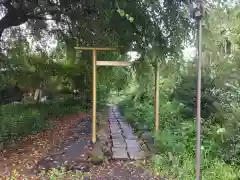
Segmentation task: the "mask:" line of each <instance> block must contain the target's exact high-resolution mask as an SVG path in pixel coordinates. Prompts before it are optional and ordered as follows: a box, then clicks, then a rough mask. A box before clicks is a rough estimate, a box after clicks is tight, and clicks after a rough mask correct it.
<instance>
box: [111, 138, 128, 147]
mask: <svg viewBox="0 0 240 180" xmlns="http://www.w3.org/2000/svg"><path fill="white" fill-rule="evenodd" d="M112 141H113V142H112V143H113V147H123V148H126V143H125V142H124V141H123V140H121V139H113V140H112Z"/></svg>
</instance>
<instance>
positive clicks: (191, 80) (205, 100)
mask: <svg viewBox="0 0 240 180" xmlns="http://www.w3.org/2000/svg"><path fill="white" fill-rule="evenodd" d="M214 87H215V85H214V81H213V79H211V78H210V76H209V74H204V76H203V77H202V88H201V92H202V94H201V113H202V114H201V115H202V118H204V119H207V118H209V117H210V115H211V114H213V113H215V112H216V108H215V106H214V103H216V102H218V97H217V94H216V93H215V92H214V90H215V89H214ZM196 91H197V77H196V75H195V74H191V75H185V76H183V77H181V80H180V81H178V82H177V84H176V87H175V90H174V91H173V94H172V98H173V99H175V100H177V101H178V102H180V103H182V104H183V105H184V106H185V108H184V109H183V111H182V116H183V117H185V118H187V119H189V118H194V117H196V114H195V111H196Z"/></svg>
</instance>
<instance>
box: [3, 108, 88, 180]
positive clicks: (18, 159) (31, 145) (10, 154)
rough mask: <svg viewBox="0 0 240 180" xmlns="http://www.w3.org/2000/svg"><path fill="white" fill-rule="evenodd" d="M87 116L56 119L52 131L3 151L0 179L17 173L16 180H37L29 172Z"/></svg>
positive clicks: (33, 136)
mask: <svg viewBox="0 0 240 180" xmlns="http://www.w3.org/2000/svg"><path fill="white" fill-rule="evenodd" d="M87 116H88V114H87V113H78V114H75V115H70V116H65V117H61V118H58V119H57V120H55V127H54V128H53V129H51V130H48V131H45V132H40V133H38V134H35V135H30V136H28V137H26V138H24V139H23V141H22V142H21V143H20V144H19V145H18V146H17V147H16V148H15V149H13V150H10V149H9V150H4V151H3V152H2V155H1V156H0V158H1V160H0V179H2V180H4V179H9V178H8V177H9V176H10V173H9V172H15V173H16V174H17V173H18V172H19V173H20V174H21V177H20V175H19V177H18V179H19V178H20V179H26V178H27V179H39V178H37V177H36V176H34V175H33V174H31V173H30V170H31V169H32V168H33V167H34V166H35V165H36V164H37V163H38V162H39V160H40V159H42V158H43V157H44V156H45V155H47V154H48V153H49V152H50V151H51V152H52V151H55V150H57V147H58V145H59V144H60V143H61V142H62V141H63V140H64V139H66V138H67V137H66V136H69V133H68V132H69V130H70V129H71V127H72V126H74V125H75V124H77V123H78V122H79V121H81V120H84V119H86V118H87ZM23 175H25V176H26V178H24V177H23Z"/></svg>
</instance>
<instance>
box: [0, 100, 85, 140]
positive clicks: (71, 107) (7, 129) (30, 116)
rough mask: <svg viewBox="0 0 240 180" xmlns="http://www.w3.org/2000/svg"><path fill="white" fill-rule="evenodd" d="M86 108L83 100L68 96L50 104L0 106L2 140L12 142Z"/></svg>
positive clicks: (0, 134)
mask: <svg viewBox="0 0 240 180" xmlns="http://www.w3.org/2000/svg"><path fill="white" fill-rule="evenodd" d="M84 109H85V110H86V106H85V105H84V103H83V102H80V101H78V100H74V99H71V98H67V99H65V100H62V101H53V102H51V103H48V104H8V105H2V106H0V141H1V142H3V143H4V144H8V143H11V142H13V141H16V140H18V139H19V138H21V137H24V136H27V135H29V134H33V133H37V132H41V131H43V130H46V129H49V128H51V127H52V125H53V124H52V123H53V121H52V120H53V119H56V118H57V117H60V116H63V115H67V114H71V113H75V112H80V111H83V110H84Z"/></svg>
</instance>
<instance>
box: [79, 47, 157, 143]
mask: <svg viewBox="0 0 240 180" xmlns="http://www.w3.org/2000/svg"><path fill="white" fill-rule="evenodd" d="M75 49H76V50H80V51H84V50H85V51H92V67H93V69H92V91H93V94H92V143H95V142H96V139H97V138H96V114H97V98H96V97H97V93H96V90H97V87H96V82H97V78H96V74H97V72H96V70H97V68H96V67H97V66H118V67H126V66H130V65H131V64H132V63H131V62H128V61H102V60H100V61H98V60H97V51H115V52H116V51H119V49H118V48H97V47H75ZM156 69H157V70H156V78H155V126H156V131H158V126H159V118H158V114H159V111H158V106H159V103H158V101H159V100H158V99H159V98H158V82H157V81H158V68H156Z"/></svg>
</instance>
